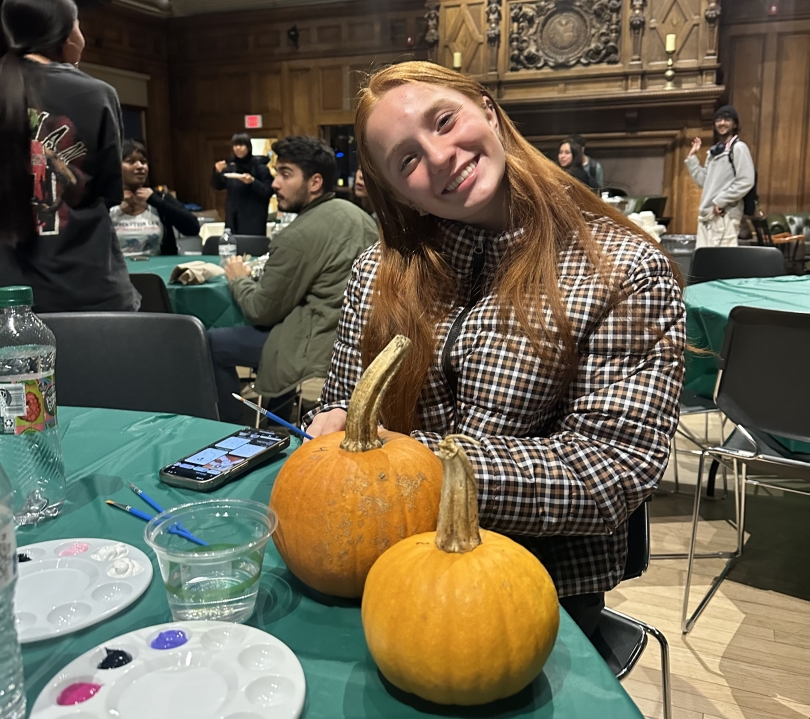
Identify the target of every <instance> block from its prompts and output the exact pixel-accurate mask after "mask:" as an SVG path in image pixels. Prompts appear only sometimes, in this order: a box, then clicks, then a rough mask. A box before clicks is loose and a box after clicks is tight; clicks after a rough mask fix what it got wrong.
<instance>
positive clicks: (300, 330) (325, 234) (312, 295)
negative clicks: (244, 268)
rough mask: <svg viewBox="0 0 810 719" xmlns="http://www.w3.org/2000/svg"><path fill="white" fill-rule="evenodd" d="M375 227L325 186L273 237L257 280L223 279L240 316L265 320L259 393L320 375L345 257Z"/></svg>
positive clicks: (368, 241)
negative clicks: (325, 190)
mask: <svg viewBox="0 0 810 719" xmlns="http://www.w3.org/2000/svg"><path fill="white" fill-rule="evenodd" d="M378 234H379V233H378V231H377V226H376V225H375V224H374V221H373V220H372V219H371V217H369V216H368V214H366V213H365V212H363V210H361V209H360V208H359V207H357V206H356V205H353V204H352V203H351V202H347V201H346V200H339V199H335V196H334V194H333V193H331V192H330V193H327V194H326V195H324V196H322V197H319V198H318V199H316V200H314V201H313V202H311V203H310V204H309V205H307V206H306V207H305V208H304V210H303V212H301V214H299V215H298V217H296V218H295V220H294V221H293V222H292V223H291V224H290V225H289V226H287V227H286V228H284V229H283V230H282V231H281V232H279V233H278V234H277V235H276V236H275V237H274V238H273V240H272V242H271V243H270V257H269V258H268V260H267V264H266V265H265V266H264V275H263V276H262V278H261V280H259V281H258V282H256V281H254V280H253V279H251V278H250V277H239V278H237V279H236V280H234V281H232V282H231V283H230V286H231V292H232V293H233V297H234V299H235V300H236V303H237V304H238V305H239V307H240V308H241V310H242V313H243V314H244V315H245V319H246V320H247V321H248V322H249V323H250V324H252V325H259V326H263V327H270V328H271V329H270V336H269V337H268V338H267V341H266V342H265V345H264V349H263V350H262V360H261V363H260V364H259V371H258V373H257V379H256V390H257V391H258V392H260V393H261V394H262V395H264V396H265V397H278V396H279V395H282V394H284V393H285V392H289V391H290V390H293V389H295V387H296V386H297V385H298V384H299V383H300V382H302V381H303V380H305V379H308V378H309V377H326V373H327V371H328V369H329V361H330V358H331V356H332V345H333V344H334V342H335V332H336V331H337V325H338V319H339V318H340V310H341V307H342V306H343V291H344V290H345V289H346V284H347V283H348V281H349V276H350V275H351V268H352V263H353V262H354V261H355V259H356V258H357V257H358V256H359V255H360V253H361V252H363V250H365V249H366V248H367V247H369V246H370V245H372V244H373V243H374V242H376V241H377V238H378Z"/></svg>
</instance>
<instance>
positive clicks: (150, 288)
mask: <svg viewBox="0 0 810 719" xmlns="http://www.w3.org/2000/svg"><path fill="white" fill-rule="evenodd" d="M129 281H130V282H132V285H133V287H134V288H135V289H136V290H138V292H139V293H140V295H141V309H140V310H139V311H140V312H163V313H169V314H171V313H172V312H174V310H173V309H172V303H171V300H170V299H169V291H168V290H167V289H166V283H165V282H163V279H162V278H161V277H160V275H154V274H152V273H150V272H145V273H144V274H131V275H130V276H129Z"/></svg>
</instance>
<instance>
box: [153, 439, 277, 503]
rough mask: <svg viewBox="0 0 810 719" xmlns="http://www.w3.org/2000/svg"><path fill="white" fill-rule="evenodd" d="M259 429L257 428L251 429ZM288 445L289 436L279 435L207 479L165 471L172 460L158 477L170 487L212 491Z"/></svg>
mask: <svg viewBox="0 0 810 719" xmlns="http://www.w3.org/2000/svg"><path fill="white" fill-rule="evenodd" d="M245 429H248V430H250V429H251V428H250V427H243V428H242V429H239V430H237V431H236V432H232V433H231V434H229V435H227V436H225V437H222V438H221V439H218V440H217V441H216V442H212V443H211V444H209V445H207V446H206V447H203V448H202V449H200V450H199V451H198V452H194V453H192V454H191V455H186V457H183V458H182V459H180V460H177V462H182V461H183V460H184V459H187V458H188V457H191V456H193V455H194V454H198V453H199V452H202V451H204V450H206V449H208V448H209V447H216V445H218V444H220V443H222V442H223V441H224V440H226V439H228V437H235V436H237V435H238V434H239V433H240V432H242V431H244V430H245ZM253 431H259V430H253ZM289 446H290V438H289V437H279V441H278V442H277V443H275V444H273V445H272V446H270V447H267V448H266V449H264V450H262V451H261V452H258V453H257V454H254V455H253V456H252V457H249V458H246V459H245V460H244V461H242V462H239V464H235V465H233V466H232V467H230V468H229V469H226V470H225V471H223V472H220V473H219V474H217V475H214V476H212V477H210V478H209V479H205V480H199V479H191V478H189V477H181V476H178V475H176V474H170V473H169V472H167V470H168V469H170V468H171V467H173V466H174V465H175V464H176V463H177V462H172V463H171V464H168V465H166V466H165V467H163V468H162V469H161V470H160V472H159V473H158V477H159V479H160V481H161V482H163V483H164V484H168V485H169V486H172V487H180V488H181V489H190V490H192V491H193V492H213V491H214V490H215V489H218V488H219V487H222V486H223V485H225V484H228V483H229V482H233V481H234V480H236V479H238V478H239V477H241V476H242V475H244V474H245V473H247V472H249V471H250V470H251V469H253V468H254V467H256V466H258V465H260V464H262V463H264V462H266V461H268V460H269V459H272V458H273V457H275V456H276V455H277V454H279V453H280V452H282V451H283V450H285V449H286V448H287V447H289Z"/></svg>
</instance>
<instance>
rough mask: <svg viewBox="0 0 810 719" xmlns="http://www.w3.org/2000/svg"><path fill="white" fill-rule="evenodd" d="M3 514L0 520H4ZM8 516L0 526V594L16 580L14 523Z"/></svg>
mask: <svg viewBox="0 0 810 719" xmlns="http://www.w3.org/2000/svg"><path fill="white" fill-rule="evenodd" d="M1 509H2V508H0V510H1ZM4 514H5V513H4V512H2V511H0V519H3V520H5V519H6V517H5V516H4ZM8 514H9V516H8V518H7V519H8V520H9V521H3V522H2V526H0V592H2V591H3V590H4V589H5V588H6V587H7V586H8V585H9V584H11V583H12V582H13V581H14V580H15V579H16V578H17V541H16V539H15V537H14V521H13V520H12V519H11V516H10V513H8Z"/></svg>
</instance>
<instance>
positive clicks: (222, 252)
mask: <svg viewBox="0 0 810 719" xmlns="http://www.w3.org/2000/svg"><path fill="white" fill-rule="evenodd" d="M235 256H236V243H235V242H234V241H233V235H232V234H231V228H230V227H226V228H225V232H223V233H222V237H220V238H219V264H220V265H222V266H223V267H224V266H225V265H226V264H227V263H228V258H229V257H235Z"/></svg>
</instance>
